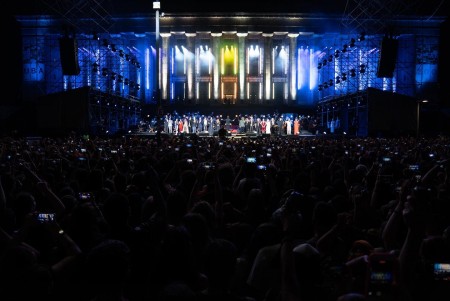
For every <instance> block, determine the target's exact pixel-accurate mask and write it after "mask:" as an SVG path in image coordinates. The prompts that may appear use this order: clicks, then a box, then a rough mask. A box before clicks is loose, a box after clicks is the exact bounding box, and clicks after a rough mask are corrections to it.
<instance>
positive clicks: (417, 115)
mask: <svg viewBox="0 0 450 301" xmlns="http://www.w3.org/2000/svg"><path fill="white" fill-rule="evenodd" d="M427 102H428V100H427V99H420V100H418V101H417V108H416V109H417V113H416V118H417V120H416V126H417V128H416V136H417V138H419V133H420V104H421V103H427Z"/></svg>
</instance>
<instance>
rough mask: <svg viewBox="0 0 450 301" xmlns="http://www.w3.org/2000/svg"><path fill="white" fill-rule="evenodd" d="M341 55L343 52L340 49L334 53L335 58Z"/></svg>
mask: <svg viewBox="0 0 450 301" xmlns="http://www.w3.org/2000/svg"><path fill="white" fill-rule="evenodd" d="M340 53H341V52H340V51H339V49H337V50H336V51H335V52H334V57H335V58H338V57H339V54H340Z"/></svg>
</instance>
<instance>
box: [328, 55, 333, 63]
mask: <svg viewBox="0 0 450 301" xmlns="http://www.w3.org/2000/svg"><path fill="white" fill-rule="evenodd" d="M328 61H329V62H331V61H333V56H332V55H331V54H330V56H329V57H328Z"/></svg>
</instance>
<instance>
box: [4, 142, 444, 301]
mask: <svg viewBox="0 0 450 301" xmlns="http://www.w3.org/2000/svg"><path fill="white" fill-rule="evenodd" d="M0 141H1V153H0V158H1V166H0V168H1V173H0V300H5V301H15V300H37V299H38V300H47V301H51V300H55V301H56V300H57V301H60V300H64V301H85V300H86V301H94V300H95V301H101V300H122V301H125V300H127V301H149V300H152V301H153V300H158V301H159V300H161V301H165V300H199V301H200V300H211V301H212V300H214V301H216V300H224V301H225V300H233V301H234V300H236V301H237V300H249V301H294V300H299V301H310V300H320V301H343V300H407V301H415V300H448V296H449V295H450V290H449V286H450V237H449V235H450V193H449V192H450V190H449V188H450V186H449V185H450V179H449V177H448V173H449V168H450V162H449V161H448V159H449V155H450V138H449V137H445V136H436V137H427V138H424V137H422V138H416V137H398V138H389V139H384V138H371V137H364V138H351V139H350V138H345V137H341V138H339V139H338V138H333V137H325V136H322V137H295V138H291V139H286V137H284V136H275V135H267V136H258V137H246V136H243V137H228V136H225V137H223V136H220V137H217V136H216V137H209V136H207V137H201V136H198V135H183V134H180V135H155V136H139V135H134V136H133V135H130V136H114V137H89V136H82V135H78V134H75V133H70V134H68V135H67V136H66V137H51V138H50V137H20V136H7V137H2V138H1V140H0Z"/></svg>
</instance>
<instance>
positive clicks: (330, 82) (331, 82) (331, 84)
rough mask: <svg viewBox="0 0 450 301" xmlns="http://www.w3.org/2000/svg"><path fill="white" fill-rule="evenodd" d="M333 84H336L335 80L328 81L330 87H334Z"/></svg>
mask: <svg viewBox="0 0 450 301" xmlns="http://www.w3.org/2000/svg"><path fill="white" fill-rule="evenodd" d="M333 84H334V83H333V80H332V79H330V80H329V81H328V86H330V87H331V86H333Z"/></svg>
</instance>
